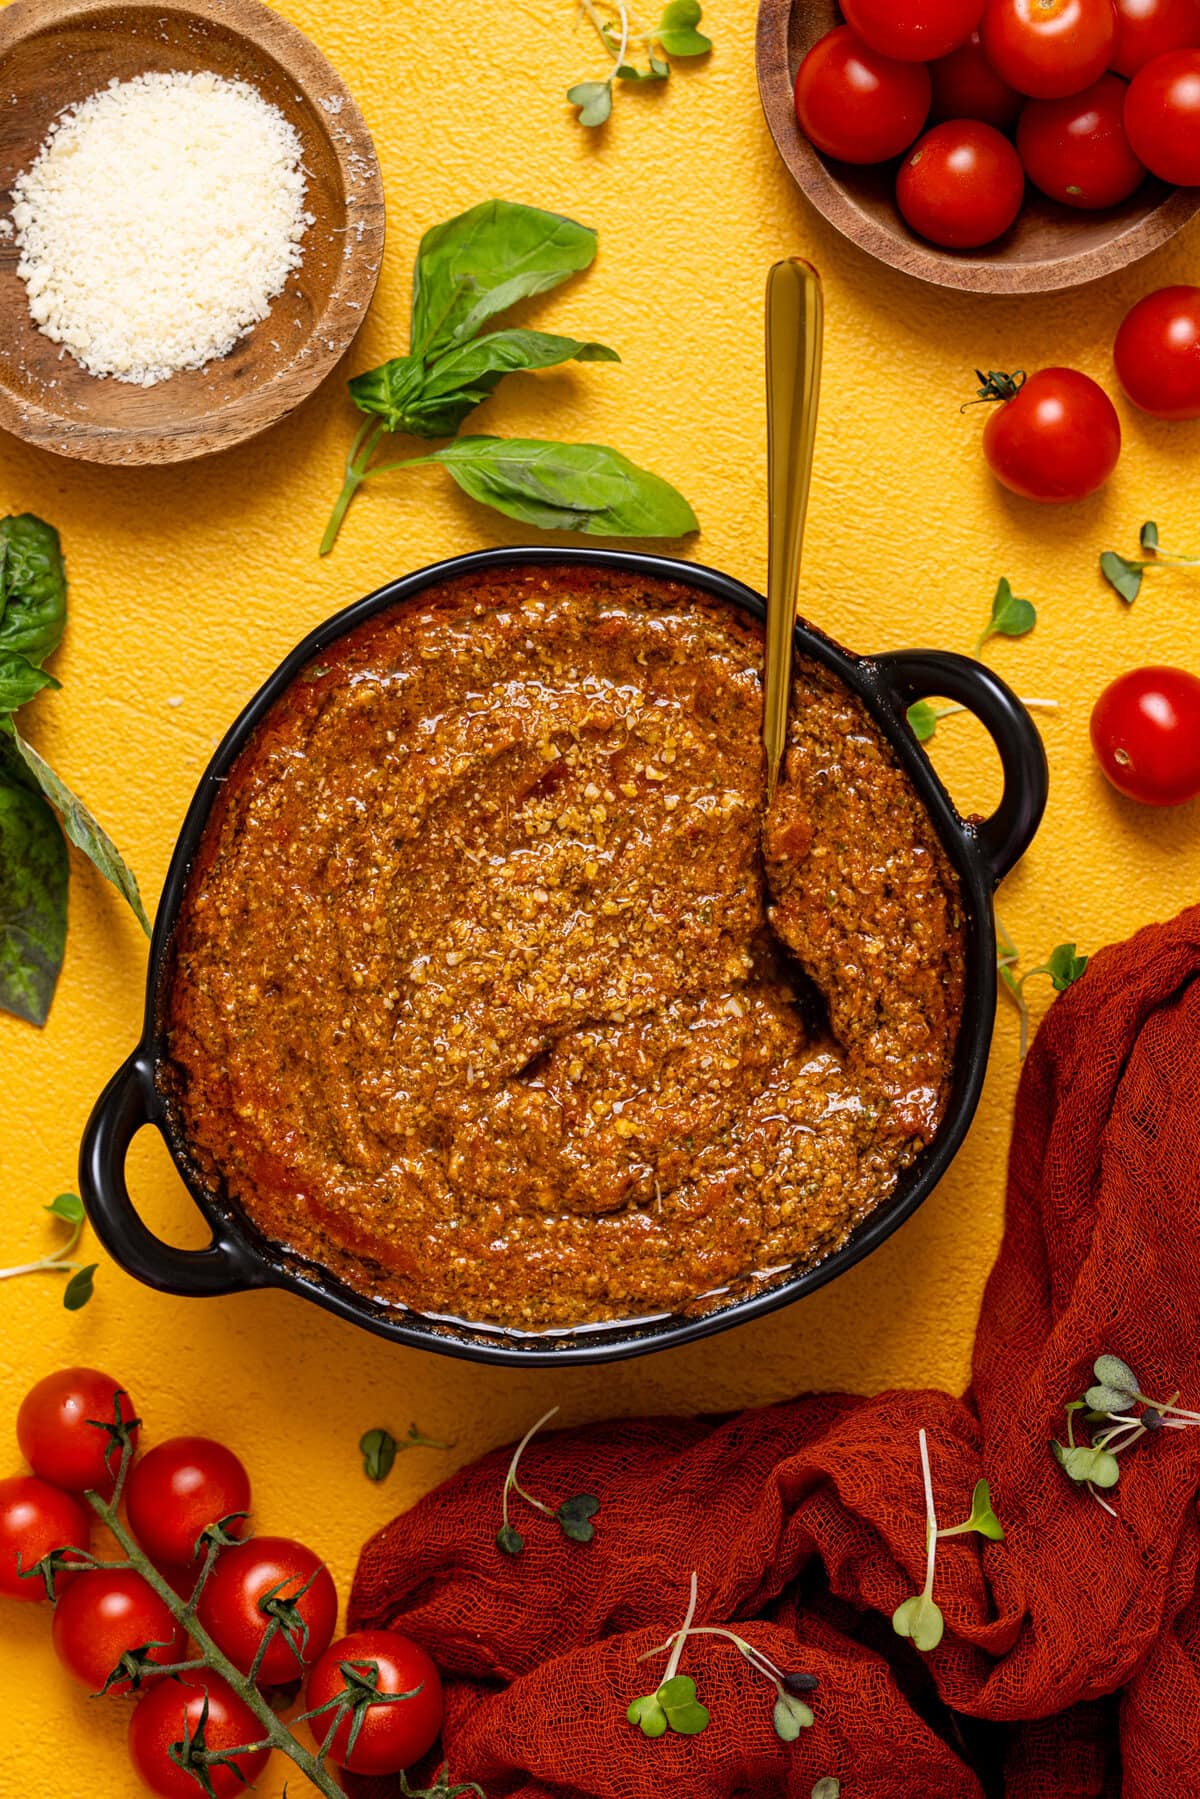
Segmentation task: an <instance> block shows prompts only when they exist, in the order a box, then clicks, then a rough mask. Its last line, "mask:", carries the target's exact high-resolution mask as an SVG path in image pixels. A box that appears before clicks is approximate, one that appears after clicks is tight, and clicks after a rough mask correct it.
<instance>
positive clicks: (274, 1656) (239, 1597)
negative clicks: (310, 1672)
mask: <svg viewBox="0 0 1200 1799" xmlns="http://www.w3.org/2000/svg"><path fill="white" fill-rule="evenodd" d="M337 1603H338V1602H337V1589H336V1587H335V1586H334V1584H333V1579H332V1576H331V1575H330V1573H329V1570H328V1568H326V1566H325V1564H324V1563H323V1562H322V1560H321V1558H320V1556H318V1555H314V1554H313V1551H312V1550H311V1549H306V1548H305V1546H304V1544H303V1543H294V1542H293V1541H292V1540H291V1538H289V1537H252V1538H251V1539H250V1541H249V1542H248V1543H238V1544H237V1545H236V1546H235V1547H234V1548H233V1549H226V1550H224V1551H222V1553H221V1555H219V1556H218V1558H217V1561H216V1564H215V1566H214V1568H213V1571H212V1573H211V1574H210V1576H209V1578H208V1581H207V1582H206V1584H205V1588H204V1591H203V1593H202V1594H201V1595H200V1604H199V1607H198V1609H197V1613H196V1615H197V1617H198V1618H199V1620H200V1622H201V1624H202V1625H203V1626H204V1628H205V1630H207V1631H208V1633H209V1634H210V1636H211V1637H212V1639H213V1641H214V1642H215V1643H216V1644H217V1645H218V1646H219V1647H220V1648H221V1649H223V1650H224V1651H225V1653H226V1655H227V1656H228V1657H229V1659H230V1661H231V1662H232V1663H233V1665H234V1667H235V1668H238V1669H239V1670H240V1671H241V1672H242V1673H243V1674H246V1673H248V1672H249V1670H250V1667H251V1664H252V1663H253V1661H254V1658H255V1656H256V1655H257V1654H258V1650H259V1646H260V1644H261V1643H262V1640H263V1634H264V1632H265V1631H266V1630H267V1629H268V1628H269V1626H270V1625H271V1622H272V1620H273V1619H275V1618H278V1619H279V1620H280V1626H281V1627H280V1629H279V1630H277V1631H276V1632H275V1633H274V1635H273V1636H272V1638H271V1641H270V1643H269V1644H268V1645H267V1649H266V1651H265V1653H264V1655H263V1658H262V1661H261V1663H260V1664H259V1671H258V1676H257V1678H258V1681H259V1683H260V1684H261V1685H262V1686H267V1687H269V1686H281V1685H282V1684H283V1683H284V1682H285V1681H289V1680H296V1679H298V1678H299V1676H300V1675H301V1674H302V1673H303V1672H304V1670H305V1669H306V1668H307V1667H309V1666H310V1665H311V1664H312V1663H313V1662H314V1661H316V1659H317V1657H318V1656H319V1655H320V1654H321V1652H322V1650H323V1649H324V1648H325V1647H326V1645H327V1644H328V1642H329V1639H330V1638H331V1637H332V1635H333V1627H334V1625H335V1624H336V1623H337Z"/></svg>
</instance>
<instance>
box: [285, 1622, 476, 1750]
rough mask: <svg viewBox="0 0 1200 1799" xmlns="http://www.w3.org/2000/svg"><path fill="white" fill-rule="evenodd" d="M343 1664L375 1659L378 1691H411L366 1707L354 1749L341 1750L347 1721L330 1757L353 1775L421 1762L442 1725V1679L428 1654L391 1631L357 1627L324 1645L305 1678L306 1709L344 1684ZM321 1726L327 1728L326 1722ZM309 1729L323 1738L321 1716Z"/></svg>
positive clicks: (323, 1702)
mask: <svg viewBox="0 0 1200 1799" xmlns="http://www.w3.org/2000/svg"><path fill="white" fill-rule="evenodd" d="M343 1662H351V1663H353V1664H354V1665H355V1666H356V1667H357V1666H361V1665H364V1664H367V1665H369V1664H370V1663H372V1662H373V1663H374V1664H375V1666H376V1667H377V1668H378V1670H379V1682H378V1690H379V1691H380V1692H381V1693H412V1695H413V1697H412V1698H411V1699H405V1700H403V1701H402V1702H400V1703H399V1704H395V1705H370V1706H368V1707H367V1710H366V1713H365V1715H364V1717H363V1721H362V1728H361V1730H360V1732H359V1736H358V1740H357V1742H356V1743H355V1745H354V1750H353V1752H352V1753H351V1754H350V1755H347V1753H346V1742H347V1739H348V1737H349V1734H350V1721H349V1719H346V1720H345V1721H344V1722H343V1723H342V1724H341V1725H339V1727H338V1730H337V1732H336V1734H335V1736H334V1739H333V1744H332V1747H331V1749H330V1752H329V1753H330V1760H331V1761H333V1762H334V1763H335V1764H336V1765H337V1766H338V1767H339V1768H348V1769H349V1770H350V1772H351V1773H352V1774H398V1773H399V1772H400V1770H401V1769H402V1768H411V1767H412V1765H413V1763H414V1762H416V1761H420V1759H421V1757H422V1756H423V1755H424V1754H425V1753H426V1751H427V1750H429V1749H432V1747H433V1745H434V1743H435V1742H436V1741H437V1735H438V1731H439V1730H440V1729H441V1728H442V1682H441V1678H440V1676H439V1674H438V1671H437V1669H436V1668H435V1667H434V1664H433V1661H432V1658H431V1657H430V1656H429V1655H428V1654H427V1652H426V1651H425V1650H424V1649H422V1647H421V1645H420V1644H419V1643H414V1642H413V1641H412V1640H411V1639H410V1638H409V1637H402V1636H401V1635H400V1634H399V1632H398V1631H394V1630H358V1631H354V1632H352V1634H351V1635H350V1636H348V1637H342V1639H341V1640H340V1642H337V1643H335V1644H334V1645H333V1647H332V1648H331V1649H327V1650H326V1651H325V1653H324V1655H323V1656H322V1657H321V1659H320V1661H319V1662H318V1663H317V1665H316V1667H315V1668H314V1669H313V1671H312V1673H311V1674H310V1675H309V1677H308V1692H307V1695H306V1699H305V1709H306V1710H307V1711H312V1710H314V1709H315V1708H316V1707H317V1706H321V1705H327V1704H328V1703H329V1701H330V1700H331V1699H332V1698H334V1696H335V1695H336V1694H338V1693H340V1692H341V1691H342V1690H343V1688H344V1687H345V1685H346V1678H345V1675H344V1674H343V1673H342V1671H341V1667H342V1663H343ZM325 1728H326V1730H328V1728H329V1726H328V1724H326V1727H325ZM311 1729H312V1730H313V1732H314V1734H315V1736H316V1737H317V1740H318V1741H319V1742H320V1741H323V1740H324V1739H323V1736H322V1732H321V1720H320V1718H314V1719H313V1720H312V1724H311Z"/></svg>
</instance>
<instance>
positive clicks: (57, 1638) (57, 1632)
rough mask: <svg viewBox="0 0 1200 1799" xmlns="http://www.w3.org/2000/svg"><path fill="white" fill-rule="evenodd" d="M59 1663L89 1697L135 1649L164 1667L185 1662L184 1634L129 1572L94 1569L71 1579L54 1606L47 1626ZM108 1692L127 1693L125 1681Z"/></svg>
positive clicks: (154, 1594) (127, 1682)
mask: <svg viewBox="0 0 1200 1799" xmlns="http://www.w3.org/2000/svg"><path fill="white" fill-rule="evenodd" d="M52 1631H53V1636H54V1648H55V1651H56V1653H57V1655H58V1659H59V1661H60V1662H61V1663H62V1664H63V1667H64V1668H67V1669H68V1670H69V1671H70V1672H71V1673H72V1674H73V1675H74V1676H75V1678H76V1679H77V1680H81V1681H82V1682H83V1684H84V1685H85V1686H86V1687H87V1688H89V1690H90V1691H91V1692H93V1693H96V1692H99V1691H100V1689H101V1687H103V1685H104V1683H105V1681H106V1680H107V1679H108V1677H109V1675H110V1674H112V1673H113V1672H114V1670H115V1669H116V1667H117V1665H118V1663H119V1662H120V1661H121V1660H122V1658H123V1657H124V1656H126V1655H129V1654H131V1653H132V1652H133V1651H134V1650H136V1649H143V1650H145V1651H146V1653H147V1655H148V1657H149V1659H150V1660H151V1661H154V1662H158V1663H160V1664H162V1665H164V1666H167V1665H169V1664H171V1663H173V1662H181V1661H183V1660H185V1651H186V1649H187V1633H186V1632H185V1631H184V1630H183V1629H182V1628H181V1627H180V1626H179V1625H178V1624H176V1622H175V1620H174V1618H173V1617H172V1616H171V1614H170V1612H169V1611H168V1610H167V1608H166V1606H165V1605H164V1603H163V1601H162V1600H161V1599H160V1598H159V1596H158V1594H157V1593H156V1592H154V1591H153V1589H152V1588H151V1587H148V1586H147V1585H146V1582H145V1581H144V1580H143V1579H142V1577H141V1575H140V1574H138V1573H137V1572H136V1571H135V1570H134V1569H132V1568H93V1569H91V1570H89V1571H88V1572H87V1573H85V1574H78V1575H76V1577H75V1579H74V1580H73V1581H72V1582H71V1584H70V1586H68V1587H67V1588H66V1589H65V1590H64V1592H63V1593H62V1594H61V1595H60V1597H59V1599H58V1603H57V1604H56V1605H55V1607H54V1624H53V1627H52ZM108 1690H109V1692H110V1693H128V1692H129V1691H130V1683H129V1681H128V1680H121V1681H115V1682H114V1683H113V1685H112V1686H111V1687H110V1688H109V1689H108Z"/></svg>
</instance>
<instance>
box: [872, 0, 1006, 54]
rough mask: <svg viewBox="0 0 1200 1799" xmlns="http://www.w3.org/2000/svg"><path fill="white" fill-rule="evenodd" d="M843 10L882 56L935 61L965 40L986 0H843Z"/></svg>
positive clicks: (977, 19)
mask: <svg viewBox="0 0 1200 1799" xmlns="http://www.w3.org/2000/svg"><path fill="white" fill-rule="evenodd" d="M842 12H843V13H844V14H845V18H846V23H847V25H850V26H852V27H853V28H854V30H855V31H857V33H858V35H859V37H860V38H861V39H862V41H863V43H864V44H869V45H870V46H871V48H872V50H878V51H879V53H880V55H881V56H894V57H896V58H897V60H898V61H900V62H932V61H933V59H934V58H935V57H938V56H948V55H949V53H950V51H951V50H956V49H957V48H958V46H959V45H960V44H962V43H965V42H966V40H967V38H969V37H970V35H971V33H972V32H973V31H974V30H975V27H976V26H977V25H978V24H979V21H980V19H981V18H982V17H983V0H842Z"/></svg>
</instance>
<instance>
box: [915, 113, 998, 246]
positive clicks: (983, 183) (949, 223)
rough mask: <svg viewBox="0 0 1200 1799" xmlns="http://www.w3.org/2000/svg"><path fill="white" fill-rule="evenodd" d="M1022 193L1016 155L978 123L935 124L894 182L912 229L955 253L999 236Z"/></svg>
mask: <svg viewBox="0 0 1200 1799" xmlns="http://www.w3.org/2000/svg"><path fill="white" fill-rule="evenodd" d="M1024 194H1025V174H1024V171H1023V170H1022V168H1021V161H1020V158H1019V157H1018V155H1017V153H1016V151H1015V150H1014V149H1013V147H1012V145H1011V144H1010V143H1009V141H1008V139H1007V138H1006V137H1002V136H1001V134H1000V133H999V132H998V131H997V130H996V129H995V127H994V126H992V125H984V124H981V123H980V122H979V120H978V119H953V120H950V121H948V122H947V123H946V124H945V125H935V126H934V128H933V130H932V131H927V132H926V133H925V136H924V137H923V138H921V139H920V140H919V142H917V143H916V144H915V145H914V146H913V148H912V149H911V150H910V151H909V153H908V155H907V156H906V157H905V158H904V161H903V162H902V163H901V165H900V173H899V175H898V176H897V178H896V203H897V205H898V206H899V208H900V211H901V212H902V213H903V214H904V217H905V219H906V220H907V221H908V223H909V224H910V225H911V226H912V228H913V230H914V231H917V232H919V233H920V234H921V236H922V237H927V238H929V239H930V241H931V242H932V243H935V244H942V245H944V246H945V247H946V248H947V249H951V250H971V249H974V248H976V246H977V245H979V244H990V243H991V242H992V241H993V240H994V239H995V238H997V237H1001V236H1002V235H1003V234H1004V232H1006V231H1007V230H1008V228H1009V226H1010V225H1011V224H1012V222H1013V220H1014V219H1015V218H1016V216H1017V214H1018V212H1020V210H1021V201H1022V199H1023V197H1024Z"/></svg>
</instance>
